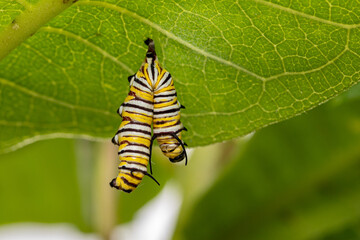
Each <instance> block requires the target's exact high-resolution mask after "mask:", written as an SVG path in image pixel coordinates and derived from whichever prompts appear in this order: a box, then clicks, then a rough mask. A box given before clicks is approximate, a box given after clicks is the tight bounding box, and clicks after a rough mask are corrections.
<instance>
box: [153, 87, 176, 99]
mask: <svg viewBox="0 0 360 240" xmlns="http://www.w3.org/2000/svg"><path fill="white" fill-rule="evenodd" d="M155 92H156V91H155ZM175 93H176V91H175V89H174V90H170V91H166V92H162V93H156V94H155V93H154V97H155V96H157V95H170V94H175ZM173 97H175V96H173Z"/></svg>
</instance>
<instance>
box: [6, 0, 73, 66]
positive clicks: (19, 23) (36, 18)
mask: <svg viewBox="0 0 360 240" xmlns="http://www.w3.org/2000/svg"><path fill="white" fill-rule="evenodd" d="M74 2H76V0H40V1H39V2H38V3H36V4H34V5H31V4H29V5H26V9H25V10H24V11H23V12H22V13H21V14H19V15H18V16H17V17H16V18H14V19H13V21H12V22H11V23H10V24H9V25H8V26H7V27H5V28H4V29H3V30H2V31H1V32H0V61H1V60H2V59H3V58H5V57H6V56H7V55H8V54H9V53H10V52H11V51H12V50H13V49H15V48H16V47H17V46H19V45H20V44H21V43H22V42H24V41H25V40H26V39H27V38H29V37H31V36H32V35H33V34H34V33H36V31H37V30H38V29H39V28H40V27H42V26H43V25H44V24H46V23H47V22H49V21H50V20H51V19H52V18H54V17H56V16H57V15H58V14H59V13H61V12H62V11H64V10H65V9H66V8H68V7H69V6H71V5H72V4H73V3H74Z"/></svg>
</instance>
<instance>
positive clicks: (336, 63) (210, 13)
mask: <svg viewBox="0 0 360 240" xmlns="http://www.w3.org/2000/svg"><path fill="white" fill-rule="evenodd" d="M35 2H36V1H30V2H26V1H24V0H21V1H20V0H19V1H17V2H14V1H10V0H0V12H1V14H0V33H1V31H2V30H3V29H5V28H6V27H7V26H8V25H9V24H11V22H12V21H13V19H14V18H17V17H19V16H21V14H23V11H24V9H27V8H29V7H30V8H31V7H32V6H35V5H34V4H36V3H35ZM359 16H360V3H358V2H355V1H344V2H343V1H340V2H335V1H334V3H332V4H328V1H315V2H314V1H310V0H308V1H300V0H298V1H291V3H288V1H280V0H278V1H276V0H273V1H265V0H253V1H238V2H234V1H230V0H229V1H221V2H218V1H212V2H208V1H207V2H206V3H205V2H203V1H186V2H185V1H184V2H180V3H177V2H176V1H165V2H159V1H145V0H142V1H136V2H134V1H92V0H91V1H81V0H80V1H78V2H76V3H75V4H74V5H72V6H71V7H69V8H68V9H67V10H65V11H63V12H62V13H61V14H59V15H57V16H56V17H55V18H53V19H52V20H51V21H50V22H48V23H47V24H46V25H44V26H43V27H41V28H40V29H39V30H38V31H37V32H36V33H35V34H34V35H33V36H32V37H30V38H28V39H27V40H26V41H24V42H23V43H22V44H20V45H19V46H18V47H17V48H16V49H15V50H13V51H12V52H11V53H10V54H9V55H8V56H7V57H5V58H4V59H3V60H2V61H1V62H0V109H1V112H0V151H7V150H9V149H14V148H16V147H17V146H20V145H21V144H20V143H23V142H24V141H26V140H27V139H31V138H34V137H37V139H39V138H41V137H39V136H46V135H51V136H56V134H55V135H54V133H60V134H62V135H61V136H64V135H65V136H73V135H83V136H84V135H86V136H93V137H100V138H109V139H110V138H111V137H112V136H113V134H114V133H115V131H116V129H117V127H118V125H119V123H120V121H121V119H120V118H119V117H118V116H117V114H116V109H117V108H118V107H119V105H120V104H121V103H122V102H123V100H124V98H125V96H126V94H127V92H128V82H127V76H129V75H130V74H133V73H135V72H136V71H137V69H138V68H139V67H140V65H141V63H142V61H143V58H144V56H145V52H146V49H145V46H144V44H143V40H144V39H145V38H146V37H151V38H153V39H154V40H155V44H156V50H157V52H158V56H159V61H160V63H161V64H162V65H163V66H164V67H165V68H166V69H167V70H168V71H169V72H170V73H171V74H172V76H173V77H174V80H175V85H176V88H177V92H178V97H179V100H180V102H181V103H182V104H183V105H184V106H186V109H185V110H182V113H181V114H182V122H183V123H184V125H185V126H186V127H187V128H188V129H189V131H188V132H187V133H186V134H185V136H184V138H185V141H186V142H187V143H188V145H189V146H191V147H194V146H199V145H206V144H211V143H214V142H219V141H223V140H227V139H231V138H234V137H237V136H241V135H244V134H246V133H249V132H251V131H254V130H256V129H259V128H261V127H264V126H266V125H269V124H272V123H276V122H279V121H281V120H283V119H287V118H290V117H293V116H295V115H298V114H300V113H302V112H304V111H307V110H309V109H311V108H313V107H315V106H317V105H319V104H320V103H323V102H325V101H327V100H328V99H330V98H332V97H334V96H336V95H338V94H339V93H341V92H343V91H345V90H346V89H348V88H349V87H351V86H352V85H354V84H355V83H357V82H358V81H359V71H360V44H359V42H360V41H359V40H360V32H359V26H360V25H359V24H360V19H359ZM17 30H18V31H21V30H22V29H21V28H20V29H17ZM5 50H6V49H2V47H1V46H0V53H1V51H5ZM27 142H31V141H29V140H28V141H27Z"/></svg>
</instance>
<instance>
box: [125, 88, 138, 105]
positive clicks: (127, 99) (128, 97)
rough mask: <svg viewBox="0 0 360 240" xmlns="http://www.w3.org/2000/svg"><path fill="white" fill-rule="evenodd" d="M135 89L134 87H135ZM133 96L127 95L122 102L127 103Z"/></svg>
mask: <svg viewBox="0 0 360 240" xmlns="http://www.w3.org/2000/svg"><path fill="white" fill-rule="evenodd" d="M135 90H136V89H135ZM134 98H135V97H134V96H131V95H127V96H126V98H125V100H124V103H127V102H130V101H131V100H133V99H134Z"/></svg>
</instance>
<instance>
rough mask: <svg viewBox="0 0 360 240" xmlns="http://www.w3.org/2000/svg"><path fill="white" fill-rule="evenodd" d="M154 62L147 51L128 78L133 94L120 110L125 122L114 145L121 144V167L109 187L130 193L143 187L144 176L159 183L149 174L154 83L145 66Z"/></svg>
mask: <svg viewBox="0 0 360 240" xmlns="http://www.w3.org/2000/svg"><path fill="white" fill-rule="evenodd" d="M153 59H154V58H153V55H152V53H151V52H149V51H148V52H147V53H146V57H145V60H144V62H143V64H142V65H141V67H140V69H139V71H138V72H137V73H136V74H134V75H133V76H129V77H128V80H129V83H130V92H129V94H128V95H127V97H126V98H125V101H124V103H123V104H121V105H120V107H119V109H118V111H117V112H118V114H119V115H120V116H121V117H122V118H123V120H122V122H121V124H120V127H119V130H118V131H117V133H116V134H115V136H114V137H113V138H112V142H113V143H114V144H116V145H119V151H118V155H119V159H120V164H119V174H118V176H117V177H116V178H114V179H113V180H112V181H111V182H110V186H111V187H114V188H117V189H120V190H123V191H124V192H128V193H130V192H132V191H133V190H134V189H135V188H136V187H137V186H138V185H139V184H140V182H141V180H142V179H143V177H144V176H145V175H147V176H149V177H151V178H152V179H153V180H154V181H155V182H156V183H157V184H159V183H158V182H157V181H156V180H155V178H153V177H152V176H151V175H150V174H148V172H147V165H148V162H149V158H150V154H151V153H150V143H151V124H152V120H153V109H154V103H153V100H154V93H153V88H152V82H151V81H149V78H145V74H146V66H147V65H148V64H150V63H152V62H153ZM159 185H160V184H159Z"/></svg>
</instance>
